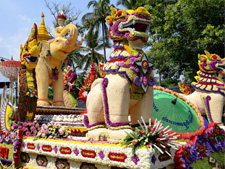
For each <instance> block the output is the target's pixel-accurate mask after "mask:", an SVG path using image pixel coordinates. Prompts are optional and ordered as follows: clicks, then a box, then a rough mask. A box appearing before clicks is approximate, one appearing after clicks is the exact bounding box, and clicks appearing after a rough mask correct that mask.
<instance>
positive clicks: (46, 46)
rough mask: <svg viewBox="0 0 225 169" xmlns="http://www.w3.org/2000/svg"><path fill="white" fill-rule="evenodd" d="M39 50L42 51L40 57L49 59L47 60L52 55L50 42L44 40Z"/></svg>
mask: <svg viewBox="0 0 225 169" xmlns="http://www.w3.org/2000/svg"><path fill="white" fill-rule="evenodd" d="M39 48H40V50H41V53H40V57H47V58H49V57H50V56H51V53H50V43H49V42H48V41H46V40H43V41H42V42H41V43H40V44H39Z"/></svg>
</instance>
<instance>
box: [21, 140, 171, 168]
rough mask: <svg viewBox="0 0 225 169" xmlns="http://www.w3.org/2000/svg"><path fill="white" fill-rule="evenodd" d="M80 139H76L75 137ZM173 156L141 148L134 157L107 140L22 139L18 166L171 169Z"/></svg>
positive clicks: (119, 145)
mask: <svg viewBox="0 0 225 169" xmlns="http://www.w3.org/2000/svg"><path fill="white" fill-rule="evenodd" d="M78 139H79V138H78ZM171 154H172V157H169V156H168V155H166V154H160V153H157V152H155V150H154V149H149V148H141V149H139V150H138V151H137V152H136V154H135V155H132V149H131V148H128V147H122V145H121V144H118V143H110V142H107V141H86V140H85V139H82V140H81V139H80V140H74V141H69V140H59V139H57V140H53V139H38V140H35V139H34V138H32V137H25V138H23V142H22V147H21V154H20V166H21V167H22V168H23V169H25V168H37V169H39V168H40V169H41V168H51V169H53V168H56V169H62V168H63V169H86V168H88V167H89V168H90V169H116V168H118V169H119V168H129V169H131V168H136V169H149V168H157V169H161V168H163V169H172V168H174V165H173V164H174V159H173V157H174V155H175V151H174V152H171Z"/></svg>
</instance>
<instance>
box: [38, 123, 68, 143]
mask: <svg viewBox="0 0 225 169" xmlns="http://www.w3.org/2000/svg"><path fill="white" fill-rule="evenodd" d="M67 137H68V132H67V130H66V129H65V128H63V127H62V126H60V125H59V124H56V123H54V122H53V121H51V122H50V123H48V124H42V126H41V129H40V130H39V131H38V133H37V138H49V139H52V138H67Z"/></svg>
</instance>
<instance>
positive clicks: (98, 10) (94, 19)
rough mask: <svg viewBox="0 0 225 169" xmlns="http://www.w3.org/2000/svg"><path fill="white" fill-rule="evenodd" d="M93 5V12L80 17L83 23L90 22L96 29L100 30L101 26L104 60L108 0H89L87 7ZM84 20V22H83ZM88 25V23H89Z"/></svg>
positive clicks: (108, 9) (108, 12)
mask: <svg viewBox="0 0 225 169" xmlns="http://www.w3.org/2000/svg"><path fill="white" fill-rule="evenodd" d="M91 6H92V7H93V8H94V9H93V12H89V13H86V14H85V15H84V16H83V17H82V22H83V24H84V25H85V24H86V25H87V23H88V24H91V25H93V26H94V27H95V28H96V30H98V31H99V30H100V29H99V28H100V27H101V28H102V38H103V39H102V40H103V49H104V59H105V61H106V41H105V40H106V39H108V36H106V32H107V30H108V28H107V25H106V23H105V22H106V20H105V18H106V16H108V15H110V12H111V11H110V6H111V5H110V0H98V1H96V0H91V1H90V2H89V3H88V5H87V7H88V8H90V7H91ZM85 22H86V23H85ZM89 26H90V25H89ZM93 40H94V39H93Z"/></svg>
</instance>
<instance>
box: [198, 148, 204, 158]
mask: <svg viewBox="0 0 225 169" xmlns="http://www.w3.org/2000/svg"><path fill="white" fill-rule="evenodd" d="M198 152H199V154H200V156H201V157H203V156H205V153H206V148H205V147H203V146H198Z"/></svg>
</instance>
